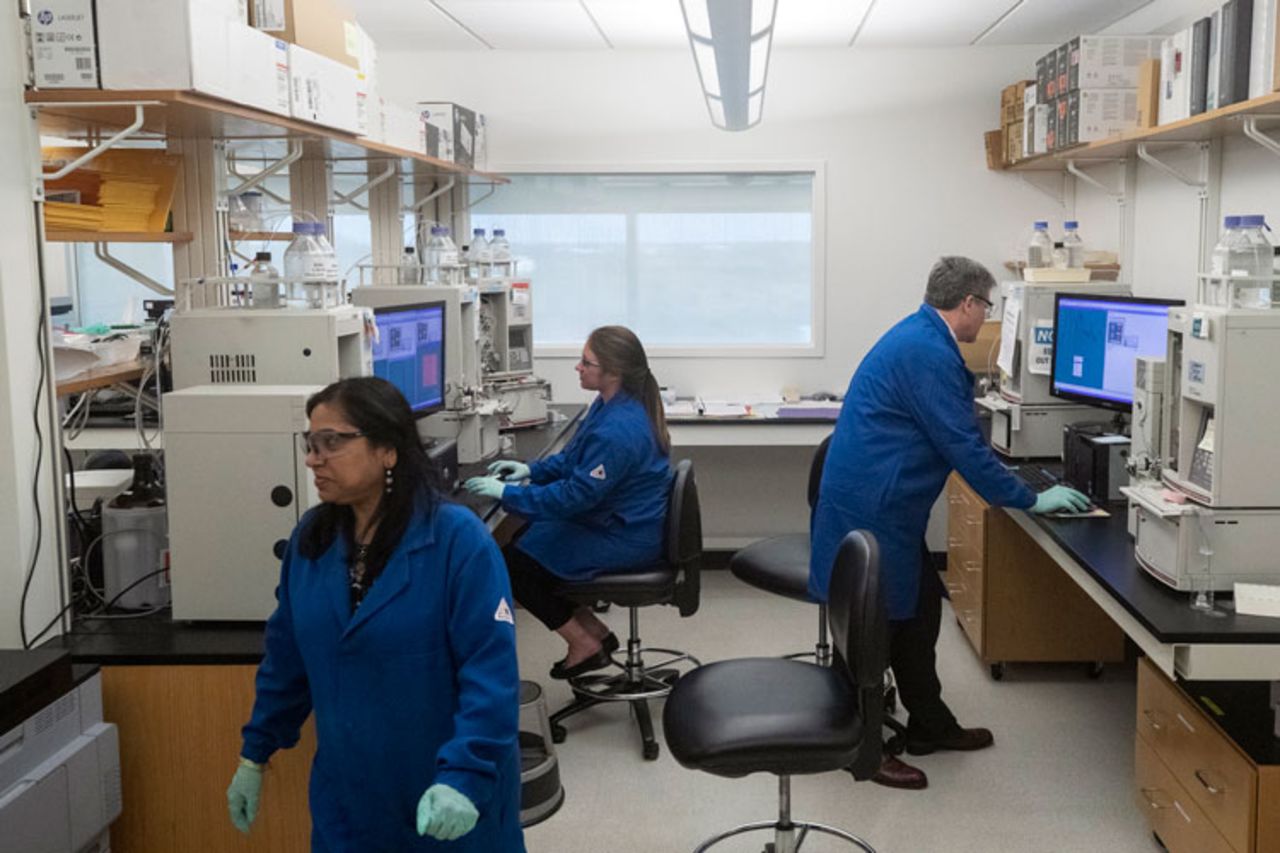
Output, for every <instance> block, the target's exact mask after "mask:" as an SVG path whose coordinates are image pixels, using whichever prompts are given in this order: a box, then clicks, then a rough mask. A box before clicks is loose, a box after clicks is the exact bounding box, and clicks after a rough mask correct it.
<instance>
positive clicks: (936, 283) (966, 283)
mask: <svg viewBox="0 0 1280 853" xmlns="http://www.w3.org/2000/svg"><path fill="white" fill-rule="evenodd" d="M995 286H996V280H995V279H994V278H993V277H992V276H991V272H990V271H989V270H988V269H987V268H986V267H984V266H983V265H982V264H980V263H978V262H977V261H975V260H971V259H969V258H963V257H960V256H959V255H947V256H946V257H943V258H939V259H938V262H937V263H936V264H934V265H933V269H931V270H929V283H928V284H927V285H925V289H924V301H925V302H927V303H929V304H930V305H932V306H933V307H934V308H941V309H942V310H943V311H950V310H951V309H952V308H955V307H956V306H957V305H959V304H960V303H961V302H963V301H964V300H965V297H967V296H970V295H973V296H980V297H982V298H983V299H986V298H987V297H988V296H990V295H991V288H993V287H995Z"/></svg>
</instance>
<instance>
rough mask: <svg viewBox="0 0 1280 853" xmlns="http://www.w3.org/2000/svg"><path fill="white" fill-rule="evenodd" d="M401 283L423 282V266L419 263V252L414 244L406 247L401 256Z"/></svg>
mask: <svg viewBox="0 0 1280 853" xmlns="http://www.w3.org/2000/svg"><path fill="white" fill-rule="evenodd" d="M400 283H401V284H422V267H421V265H419V264H418V253H417V251H416V250H415V249H414V248H413V247H412V246H405V247H404V254H403V255H401V256H400Z"/></svg>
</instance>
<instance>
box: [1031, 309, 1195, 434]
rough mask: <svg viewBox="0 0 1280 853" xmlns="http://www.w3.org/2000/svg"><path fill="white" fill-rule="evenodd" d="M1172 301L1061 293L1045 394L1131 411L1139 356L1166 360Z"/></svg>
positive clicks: (1054, 314)
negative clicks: (1135, 370)
mask: <svg viewBox="0 0 1280 853" xmlns="http://www.w3.org/2000/svg"><path fill="white" fill-rule="evenodd" d="M1182 304H1183V303H1182V301H1181V300H1175V299H1142V298H1140V297H1136V296H1089V295H1085V294H1078V293H1059V294H1058V295H1057V300H1056V303H1055V305H1054V310H1053V358H1052V359H1051V360H1050V363H1051V365H1052V367H1051V371H1050V377H1049V393H1051V394H1052V395H1053V396H1055V397H1061V398H1062V399H1064V400H1071V401H1073V402H1077V403H1088V404H1089V405H1093V406H1101V407H1103V408H1107V409H1117V410H1119V411H1129V410H1131V409H1132V408H1133V376H1134V364H1135V362H1136V360H1137V358H1138V356H1140V355H1143V356H1151V357H1154V358H1164V357H1165V348H1166V346H1167V345H1168V332H1169V308H1170V307H1171V306H1175V305H1182Z"/></svg>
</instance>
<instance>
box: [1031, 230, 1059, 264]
mask: <svg viewBox="0 0 1280 853" xmlns="http://www.w3.org/2000/svg"><path fill="white" fill-rule="evenodd" d="M1052 263H1053V240H1052V239H1051V238H1050V237H1049V223H1048V222H1043V221H1038V222H1036V224H1035V231H1034V232H1033V233H1032V235H1031V242H1030V243H1029V244H1028V245H1027V266H1028V267H1031V268H1033V269H1042V268H1045V267H1048V266H1049V265H1050V264H1052Z"/></svg>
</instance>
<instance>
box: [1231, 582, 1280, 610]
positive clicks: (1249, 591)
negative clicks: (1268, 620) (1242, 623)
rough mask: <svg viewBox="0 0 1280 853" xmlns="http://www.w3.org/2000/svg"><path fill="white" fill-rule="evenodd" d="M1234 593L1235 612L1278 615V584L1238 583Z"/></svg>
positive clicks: (1279, 590)
mask: <svg viewBox="0 0 1280 853" xmlns="http://www.w3.org/2000/svg"><path fill="white" fill-rule="evenodd" d="M1235 594H1236V613H1238V614H1240V615H1241V616H1280V586H1271V585H1270V584H1261V583H1238V584H1236V585H1235Z"/></svg>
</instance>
